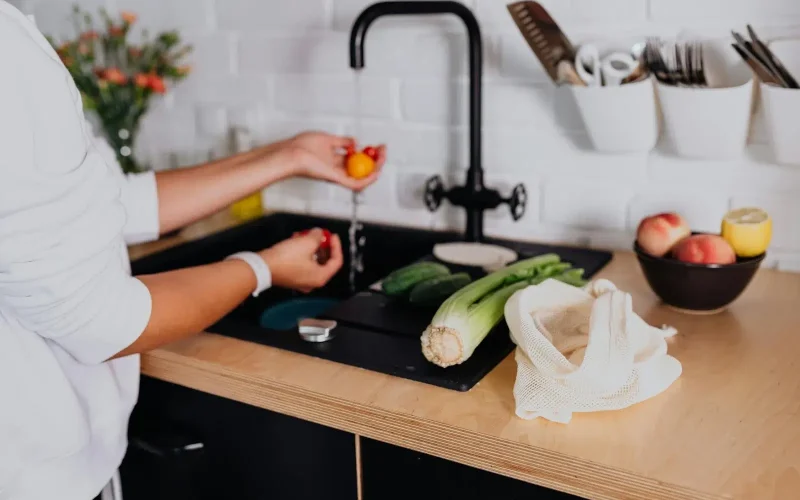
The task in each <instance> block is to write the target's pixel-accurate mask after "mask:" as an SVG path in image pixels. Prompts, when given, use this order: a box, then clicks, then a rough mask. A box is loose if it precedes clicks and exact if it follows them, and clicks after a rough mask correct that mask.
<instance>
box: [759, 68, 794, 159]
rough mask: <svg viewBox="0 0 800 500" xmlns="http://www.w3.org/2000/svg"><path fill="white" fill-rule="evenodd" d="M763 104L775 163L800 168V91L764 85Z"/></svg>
mask: <svg viewBox="0 0 800 500" xmlns="http://www.w3.org/2000/svg"><path fill="white" fill-rule="evenodd" d="M761 103H762V105H763V106H764V126H765V128H766V132H767V137H768V141H769V144H770V147H771V148H772V154H773V157H774V160H775V162H776V163H779V164H782V165H797V166H800V90H798V89H786V88H783V87H778V86H777V85H772V84H766V83H761Z"/></svg>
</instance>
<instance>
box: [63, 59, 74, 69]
mask: <svg viewBox="0 0 800 500" xmlns="http://www.w3.org/2000/svg"><path fill="white" fill-rule="evenodd" d="M62 62H63V63H64V66H66V67H70V66H72V63H73V62H74V61H73V60H72V58H71V57H65V58H64V59H62Z"/></svg>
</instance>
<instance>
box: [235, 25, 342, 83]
mask: <svg viewBox="0 0 800 500" xmlns="http://www.w3.org/2000/svg"><path fill="white" fill-rule="evenodd" d="M238 53H239V60H238V67H239V71H240V72H241V73H243V74H250V73H266V74H273V73H326V74H329V73H339V74H344V73H346V74H352V70H351V69H350V66H349V62H348V49H347V36H346V35H345V34H343V33H309V34H308V35H302V36H298V35H242V36H241V37H240V39H239V51H238Z"/></svg>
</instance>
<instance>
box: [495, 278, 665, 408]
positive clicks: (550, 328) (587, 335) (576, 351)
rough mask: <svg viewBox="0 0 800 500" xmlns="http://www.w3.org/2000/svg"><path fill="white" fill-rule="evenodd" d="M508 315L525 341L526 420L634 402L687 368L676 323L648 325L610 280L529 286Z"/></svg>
mask: <svg viewBox="0 0 800 500" xmlns="http://www.w3.org/2000/svg"><path fill="white" fill-rule="evenodd" d="M505 319H506V323H508V327H509V330H510V331H511V338H512V340H513V341H514V343H515V344H516V345H517V349H516V354H515V358H516V361H517V379H516V381H515V383H514V399H515V400H516V413H517V415H518V416H519V417H520V418H524V419H535V418H537V417H542V418H545V419H548V420H551V421H554V422H560V423H569V421H570V420H571V419H572V413H573V412H591V411H603V410H616V409H622V408H627V407H628V406H631V405H633V404H636V403H638V402H640V401H643V400H645V399H648V398H651V397H653V396H656V395H657V394H659V393H661V392H663V391H664V390H666V389H667V388H668V387H669V386H670V385H671V384H672V383H673V382H674V381H675V380H676V379H677V378H678V377H679V376H680V374H681V364H680V362H679V361H678V360H677V359H675V358H673V357H672V356H669V355H668V354H667V343H666V340H665V338H666V337H669V336H671V335H674V334H675V333H676V331H675V329H674V328H668V327H665V328H655V327H653V326H650V325H648V324H647V323H645V322H644V320H642V318H641V317H639V316H638V315H637V314H635V313H634V312H633V310H632V307H631V296H630V294H628V293H625V292H623V291H620V290H618V289H617V287H616V286H615V285H614V284H613V283H611V282H610V281H608V280H597V281H593V282H590V283H589V284H588V285H586V287H584V288H582V289H581V288H577V287H574V286H572V285H568V284H565V283H562V282H560V281H556V280H552V279H550V280H547V281H545V282H543V283H541V284H539V285H533V286H529V287H527V288H524V289H522V290H520V291H518V292H516V293H515V294H514V295H513V296H512V297H511V298H510V299H509V300H508V301H507V302H506V305H505Z"/></svg>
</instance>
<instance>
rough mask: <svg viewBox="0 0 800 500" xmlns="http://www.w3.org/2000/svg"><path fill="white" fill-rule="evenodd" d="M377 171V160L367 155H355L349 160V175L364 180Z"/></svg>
mask: <svg viewBox="0 0 800 500" xmlns="http://www.w3.org/2000/svg"><path fill="white" fill-rule="evenodd" d="M374 171H375V160H373V159H372V158H370V157H369V156H367V155H366V154H365V153H354V154H352V155H350V156H349V157H348V158H347V175H349V176H350V177H354V178H356V179H363V178H364V177H367V176H369V175H370V174H371V173H372V172H374Z"/></svg>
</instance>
